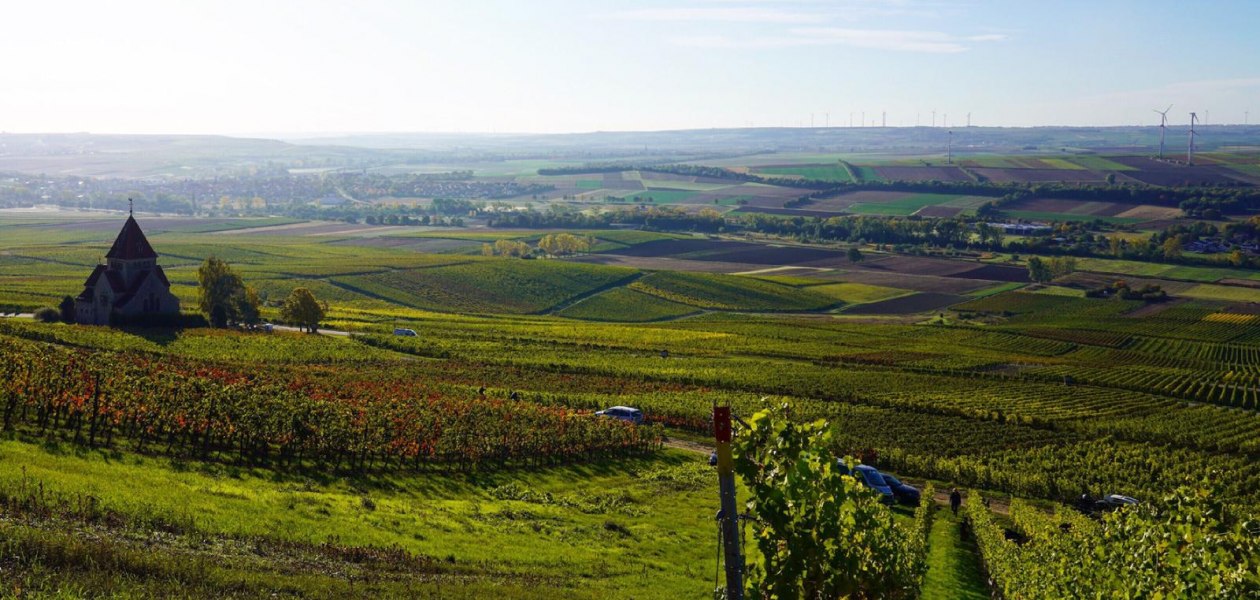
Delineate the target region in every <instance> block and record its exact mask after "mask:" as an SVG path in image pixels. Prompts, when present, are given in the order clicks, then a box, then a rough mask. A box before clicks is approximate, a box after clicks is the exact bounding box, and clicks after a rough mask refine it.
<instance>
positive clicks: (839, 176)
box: [756, 164, 853, 181]
mask: <svg viewBox="0 0 1260 600" xmlns="http://www.w3.org/2000/svg"><path fill="white" fill-rule="evenodd" d="M756 173H758V174H760V175H768V176H776V175H795V176H797V177H802V178H805V179H818V180H822V181H852V180H853V179H852V178H851V177H849V171H848V169H845V168H844V167H841V166H838V165H834V164H825V165H801V166H793V167H760V168H758V169H756Z"/></svg>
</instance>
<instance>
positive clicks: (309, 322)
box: [280, 287, 326, 333]
mask: <svg viewBox="0 0 1260 600" xmlns="http://www.w3.org/2000/svg"><path fill="white" fill-rule="evenodd" d="M325 310H326V307H325V306H324V305H323V304H321V303H320V302H319V301H318V300H316V299H315V294H312V293H311V291H310V290H308V289H306V288H304V287H300V288H294V290H293V291H292V292H290V293H289V297H288V298H286V299H285V301H284V306H283V307H282V308H281V309H280V317H281V318H283V319H284V320H285V321H288V322H289V323H292V324H294V325H298V326H299V327H302V328H303V329H304V330H306V331H308V332H310V333H315V327H316V326H318V325H319V322H320V321H322V320H324V312H325Z"/></svg>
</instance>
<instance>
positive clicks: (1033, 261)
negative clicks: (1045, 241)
mask: <svg viewBox="0 0 1260 600" xmlns="http://www.w3.org/2000/svg"><path fill="white" fill-rule="evenodd" d="M1028 278H1029V279H1031V280H1033V281H1035V282H1037V283H1047V282H1049V281H1050V280H1052V279H1054V273H1053V272H1052V271H1051V270H1050V267H1049V266H1048V265H1046V263H1045V261H1043V260H1041V258H1040V257H1037V256H1034V257H1032V258H1030V259H1028Z"/></svg>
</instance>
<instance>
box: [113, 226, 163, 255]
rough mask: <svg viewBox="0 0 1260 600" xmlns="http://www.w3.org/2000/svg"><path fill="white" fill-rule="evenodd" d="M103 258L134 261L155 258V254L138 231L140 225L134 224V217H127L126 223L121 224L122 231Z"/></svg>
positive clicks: (147, 241)
mask: <svg viewBox="0 0 1260 600" xmlns="http://www.w3.org/2000/svg"><path fill="white" fill-rule="evenodd" d="M105 258H117V259H119V260H135V259H140V258H157V252H154V251H153V246H150V245H149V240H148V239H147V238H145V237H144V232H143V231H140V224H139V223H136V218H135V217H130V216H129V217H127V222H126V223H123V228H122V231H120V232H118V237H117V238H116V239H115V240H114V245H113V246H112V247H110V249H109V253H107V254H106V255H105Z"/></svg>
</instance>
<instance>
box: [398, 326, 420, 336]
mask: <svg viewBox="0 0 1260 600" xmlns="http://www.w3.org/2000/svg"><path fill="white" fill-rule="evenodd" d="M394 335H399V336H402V337H416V330H414V329H403V328H402V327H399V328H397V329H395V330H394Z"/></svg>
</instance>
